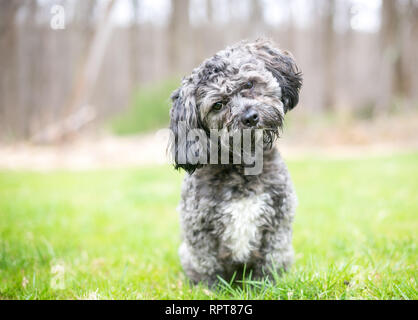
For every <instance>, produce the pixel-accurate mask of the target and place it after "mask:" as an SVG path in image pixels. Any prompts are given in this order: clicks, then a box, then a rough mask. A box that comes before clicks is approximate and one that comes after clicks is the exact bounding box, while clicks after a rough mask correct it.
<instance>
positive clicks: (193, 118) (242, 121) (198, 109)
mask: <svg viewBox="0 0 418 320" xmlns="http://www.w3.org/2000/svg"><path fill="white" fill-rule="evenodd" d="M301 85H302V76H301V73H300V72H299V70H298V67H297V66H296V63H295V61H294V59H293V57H292V55H291V54H290V53H288V52H286V51H281V50H279V49H276V48H275V47H274V46H273V44H272V43H271V42H270V41H268V40H257V41H255V42H240V43H238V44H237V45H234V46H232V47H228V48H226V49H225V50H222V51H220V52H218V53H217V54H215V55H214V56H213V57H211V58H209V59H207V60H205V61H204V62H203V63H202V64H201V65H200V66H199V67H197V68H196V69H194V70H193V72H192V74H191V75H190V76H189V77H186V78H184V79H183V81H182V86H181V87H180V88H179V89H177V90H175V91H174V92H173V94H172V96H171V99H172V101H173V106H172V108H171V111H170V117H171V122H170V129H171V130H172V132H173V133H174V138H175V145H174V153H175V155H174V161H175V164H176V168H183V169H185V170H186V171H188V172H193V171H194V170H195V169H196V168H197V167H199V166H200V165H199V163H191V162H189V161H187V156H184V157H183V158H184V159H185V160H186V161H178V159H179V156H180V155H187V152H188V150H187V149H188V148H189V147H190V146H191V144H190V143H184V144H180V143H178V141H179V140H178V135H179V134H185V133H186V132H187V131H188V130H192V129H195V130H196V129H201V130H202V132H204V133H206V134H208V133H209V131H210V130H211V129H226V130H228V131H229V132H231V131H236V130H242V129H264V132H265V138H266V139H265V140H266V141H268V143H269V144H270V145H271V144H272V142H273V140H274V138H275V137H276V136H277V135H278V132H279V130H280V129H281V127H282V124H283V117H284V114H285V113H286V112H288V111H289V110H291V109H292V108H294V107H295V106H296V104H297V103H298V100H299V89H300V87H301ZM179 122H182V123H184V124H185V127H184V128H183V129H179V126H178V123H179Z"/></svg>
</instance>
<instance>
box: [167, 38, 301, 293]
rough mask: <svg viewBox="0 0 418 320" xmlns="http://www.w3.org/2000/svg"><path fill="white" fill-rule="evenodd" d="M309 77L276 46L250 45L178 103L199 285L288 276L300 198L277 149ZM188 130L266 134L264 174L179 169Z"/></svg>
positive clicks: (193, 79)
mask: <svg viewBox="0 0 418 320" xmlns="http://www.w3.org/2000/svg"><path fill="white" fill-rule="evenodd" d="M301 85H302V76H301V73H300V72H299V70H298V67H297V66H296V63H295V61H294V59H293V57H292V55H291V54H290V53H288V52H286V51H282V50H280V49H277V48H275V47H274V45H273V44H272V42H271V41H269V40H265V39H259V40H256V41H254V42H248V41H243V42H240V43H238V44H236V45H233V46H230V47H227V48H226V49H224V50H222V51H220V52H218V53H217V54H215V55H214V56H213V57H211V58H209V59H207V60H205V61H204V62H203V63H202V64H201V65H200V66H199V67H197V68H196V69H194V70H193V72H192V74H191V75H190V76H188V77H185V78H184V79H183V81H182V85H181V87H180V88H179V89H177V90H175V91H174V92H173V94H172V96H171V98H172V101H173V106H172V108H171V111H170V117H171V122H170V129H171V131H172V132H173V136H174V143H173V146H174V147H173V149H172V150H173V153H174V161H175V167H176V168H182V169H185V170H186V171H187V174H186V176H185V179H184V182H183V187H182V192H181V203H180V205H179V210H180V217H181V226H182V231H183V240H182V244H181V246H180V248H179V255H180V260H181V264H182V266H183V268H184V271H185V273H186V275H187V276H188V277H189V278H190V279H191V280H192V281H193V282H194V283H198V282H205V283H207V284H209V285H210V286H212V285H214V284H216V283H217V281H218V276H220V277H222V278H224V279H230V278H231V277H232V276H233V274H234V273H238V275H242V272H243V270H246V274H247V275H248V274H249V273H251V274H252V277H253V278H261V277H264V276H269V275H271V273H272V272H274V271H275V272H278V273H279V274H280V273H281V272H282V271H286V270H288V268H289V267H290V265H291V263H292V260H293V249H292V220H293V216H294V211H295V207H296V195H295V192H294V189H293V185H292V182H291V179H290V175H289V172H288V169H287V167H286V165H285V163H284V162H283V160H282V158H281V157H280V154H279V152H278V151H277V150H276V148H275V147H274V146H273V140H274V138H275V137H277V136H278V132H279V131H280V129H281V128H282V124H283V118H284V115H285V113H286V112H287V111H289V110H291V109H292V108H293V107H294V106H295V105H296V104H297V103H298V100H299V89H300V87H301ZM179 122H183V123H185V126H186V130H192V129H199V130H202V131H204V132H206V133H209V131H210V130H211V129H226V130H227V131H229V132H232V131H237V130H243V129H263V132H264V139H263V141H264V143H263V159H262V161H263V162H262V164H263V169H262V172H261V173H260V174H257V175H246V174H245V173H244V169H245V165H241V164H233V163H232V164H205V163H204V164H202V163H199V162H196V161H188V160H189V158H188V157H187V156H185V157H183V159H185V161H179V158H180V156H181V155H185V154H187V153H188V151H189V150H187V149H188V148H190V147H191V145H190V143H185V144H180V143H179V137H178V136H179V135H180V134H181V133H184V132H181V131H182V130H179V127H178V123H179Z"/></svg>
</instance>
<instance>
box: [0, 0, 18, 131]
mask: <svg viewBox="0 0 418 320" xmlns="http://www.w3.org/2000/svg"><path fill="white" fill-rule="evenodd" d="M22 4H24V3H23V2H19V1H5V0H3V1H0V48H1V50H0V72H1V78H0V125H1V126H2V127H3V126H6V127H11V128H13V127H16V126H20V123H19V122H18V120H19V118H18V116H17V112H14V115H13V114H12V113H13V111H14V110H16V107H17V105H18V92H17V84H18V83H17V81H18V80H17V73H16V70H17V68H18V62H17V52H18V51H17V50H18V47H17V46H18V43H17V42H18V39H17V37H18V35H17V28H16V24H15V21H16V15H17V12H18V9H19V7H20V6H21V5H22ZM13 116H14V119H13V123H9V122H8V120H9V121H10V120H11V118H12V117H13ZM3 119H4V120H3ZM2 120H3V121H2Z"/></svg>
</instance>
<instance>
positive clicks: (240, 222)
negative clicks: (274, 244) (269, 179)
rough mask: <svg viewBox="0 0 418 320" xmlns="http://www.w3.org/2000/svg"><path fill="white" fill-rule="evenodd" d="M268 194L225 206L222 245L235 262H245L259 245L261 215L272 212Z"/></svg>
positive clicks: (236, 201)
mask: <svg viewBox="0 0 418 320" xmlns="http://www.w3.org/2000/svg"><path fill="white" fill-rule="evenodd" d="M270 202H271V199H270V196H269V195H268V194H261V195H257V196H252V197H249V198H242V199H239V200H235V201H232V202H230V203H228V204H226V205H225V207H224V213H225V215H226V216H227V217H229V219H228V222H229V223H228V224H227V225H226V226H225V231H224V234H223V236H222V240H223V242H224V245H226V246H227V247H228V248H229V249H230V250H231V253H232V259H233V260H234V261H236V262H246V261H247V260H248V258H249V257H250V254H251V252H252V251H253V250H254V249H255V248H256V247H257V246H258V245H259V244H260V241H261V230H260V227H261V225H262V224H263V221H265V220H264V219H263V217H262V216H263V215H265V214H268V213H269V212H268V211H269V210H272V208H271V206H270V205H269V203H270Z"/></svg>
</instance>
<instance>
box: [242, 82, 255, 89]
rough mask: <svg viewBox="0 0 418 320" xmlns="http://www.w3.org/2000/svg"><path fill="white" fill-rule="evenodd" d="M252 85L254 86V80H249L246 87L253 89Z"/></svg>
mask: <svg viewBox="0 0 418 320" xmlns="http://www.w3.org/2000/svg"><path fill="white" fill-rule="evenodd" d="M252 87H254V82H252V81H247V82H246V83H245V84H244V89H251V88H252Z"/></svg>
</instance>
